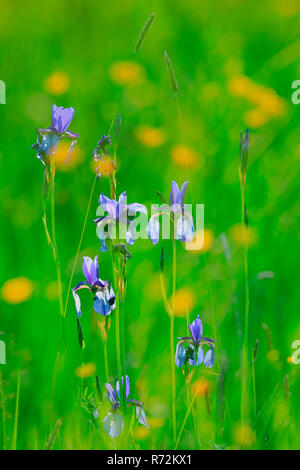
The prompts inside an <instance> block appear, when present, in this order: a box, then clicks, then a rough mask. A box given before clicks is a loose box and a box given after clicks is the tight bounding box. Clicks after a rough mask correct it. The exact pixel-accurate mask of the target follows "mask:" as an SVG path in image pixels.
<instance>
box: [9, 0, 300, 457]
mask: <svg viewBox="0 0 300 470" xmlns="http://www.w3.org/2000/svg"><path fill="white" fill-rule="evenodd" d="M152 12H153V13H155V14H156V15H153V16H152V17H150V15H151V14H152ZM149 17H150V20H149V23H146V22H147V18H149ZM299 19H300V1H299V0H294V1H290V2H286V1H283V0H272V1H271V0H264V1H261V2H258V1H252V2H250V1H246V2H242V1H240V0H221V1H219V2H217V5H216V3H213V2H205V1H202V0H186V1H184V2H182V1H179V0H173V1H172V2H168V1H164V0H152V1H150V2H141V1H138V0H125V1H123V2H120V1H117V0H110V1H107V0H104V1H101V2H99V1H96V0H89V2H83V1H79V0H73V1H71V0H64V1H60V2H59V1H57V0H53V1H52V2H38V1H36V0H28V1H24V2H19V1H15V2H11V1H8V0H2V2H1V4H0V51H1V52H0V80H1V81H2V82H3V83H4V84H5V87H3V85H2V87H1V93H2V99H0V101H1V104H0V128H1V137H0V174H1V183H0V201H1V203H0V214H1V231H0V241H1V243H0V246H1V263H0V275H1V277H0V448H1V449H7V450H10V449H12V450H15V449H19V450H23V449H34V450H37V449H49V450H50V449H53V450H61V449H64V450H74V449H99V450H101V449H132V450H143V449H150V450H157V449H175V448H176V449H178V450H180V449H199V450H201V449H210V450H220V449H224V450H229V449H258V450H265V449H275V450H279V449H299V447H300V435H299V425H300V402H299V396H300V382H299V373H300V324H299V311H300V296H299V280H298V276H299V258H298V256H299V232H298V228H299V221H300V212H299V207H300V206H299V162H300V132H299V131H300V126H299V117H300V106H297V104H293V102H292V100H291V97H292V94H293V92H295V90H294V89H293V88H292V83H293V82H294V81H295V80H298V79H300V65H299V64H300V52H299V51H300V22H299ZM145 23H146V26H144V25H145ZM150 23H151V24H150ZM149 26H151V28H150V27H149ZM143 28H144V29H143ZM138 38H139V39H138ZM2 82H1V83H2ZM3 93H4V94H5V100H3ZM0 98H1V95H0ZM3 101H5V104H4V102H3ZM53 104H55V105H57V106H63V107H65V108H69V107H73V108H74V109H75V114H74V117H73V120H72V122H71V124H70V127H69V130H70V131H72V132H75V133H78V134H80V136H79V138H77V139H76V140H77V143H76V145H75V147H74V150H73V152H72V154H71V156H68V149H69V146H70V143H71V141H70V140H67V139H63V140H62V141H60V142H59V144H58V149H57V151H56V152H55V155H53V156H51V157H50V159H46V160H47V161H46V163H45V164H46V168H47V172H48V173H47V175H48V176H47V177H48V180H47V177H46V180H47V181H48V183H47V181H46V183H47V184H46V186H47V187H48V193H47V191H45V173H44V171H45V170H44V168H45V167H44V165H43V162H42V161H40V160H39V159H38V158H36V154H37V150H36V149H31V146H32V145H33V144H34V143H35V142H36V139H37V129H45V128H47V127H49V126H50V122H51V110H52V106H53ZM118 116H120V117H121V118H118ZM247 129H249V152H248V147H247V145H246V144H245V148H243V143H242V144H241V142H240V139H241V137H240V136H241V134H242V137H243V136H245V132H246V130H247ZM102 135H110V136H111V140H112V142H111V145H108V146H107V147H106V153H105V155H104V157H105V158H104V159H100V162H99V161H98V162H96V163H95V162H94V160H93V151H94V149H96V147H97V142H98V141H99V140H100V139H101V136H102ZM241 145H242V161H241V158H240V157H241V156H240V146H241ZM246 147H247V148H246ZM246 157H247V168H245V158H246ZM243 159H244V160H243ZM112 162H114V163H112ZM97 164H98V166H99V165H100V169H101V172H102V174H101V177H100V178H96V167H97ZM97 168H98V167H97ZM43 181H44V183H43ZM172 181H176V182H177V183H178V185H179V187H181V186H182V184H183V183H184V182H185V181H188V185H187V189H186V195H185V201H184V202H185V203H187V204H192V205H193V208H195V206H196V204H204V228H202V229H200V230H198V231H197V233H196V236H195V240H194V241H191V242H189V243H185V242H184V241H179V240H172V239H170V240H168V239H160V240H159V242H158V243H157V244H155V245H154V244H153V243H152V242H151V241H150V240H149V239H137V240H136V241H135V243H134V244H133V245H132V246H129V245H127V248H126V249H127V250H128V251H129V252H130V255H131V257H130V258H129V259H126V260H125V257H124V256H123V255H122V254H121V252H120V253H119V252H118V253H117V252H115V253H114V252H113V249H109V250H108V251H106V252H101V251H100V240H99V238H98V237H97V235H96V224H95V223H94V219H95V218H96V211H97V208H98V206H99V201H98V199H99V196H100V194H102V193H104V194H105V195H106V196H107V197H109V198H112V196H114V195H115V193H116V196H117V199H118V198H119V195H120V194H121V193H122V192H124V191H126V193H127V201H128V204H130V203H140V204H143V205H144V206H145V207H146V208H147V209H148V211H150V209H151V205H160V204H161V201H162V197H163V196H161V194H162V195H164V197H165V198H166V200H167V201H168V200H169V195H170V190H171V184H172ZM53 182H54V185H53V186H52V183H53ZM43 188H44V189H43ZM158 192H159V193H158ZM46 193H47V194H46ZM243 202H244V204H243ZM243 205H245V207H243ZM45 215H46V218H45ZM45 229H46V230H45ZM47 230H48V232H49V233H48V236H46V231H47ZM122 243H124V244H125V241H123V242H122ZM114 246H115V245H114ZM96 255H98V259H99V277H100V278H101V279H102V280H107V281H111V282H112V287H113V289H114V292H115V294H116V297H117V299H116V300H117V305H116V309H114V310H113V311H112V312H111V313H110V314H109V315H108V316H106V317H105V316H104V315H101V314H99V313H96V312H95V310H94V308H93V298H92V294H91V292H87V291H86V290H84V289H82V290H81V291H79V292H78V293H79V295H80V299H81V310H82V316H81V317H77V315H76V309H75V303H74V299H73V295H72V292H71V288H74V287H75V286H76V285H77V284H78V283H79V282H81V281H84V280H85V278H84V275H83V272H82V260H83V257H86V256H88V257H90V258H93V259H94V257H95V256H96ZM122 256H123V257H122ZM121 260H123V261H124V263H125V264H126V279H125V271H122V269H123V268H124V266H123V267H121V268H120V265H118V263H121ZM124 270H125V268H124ZM60 279H61V282H60ZM124 286H125V287H126V292H125V293H124V290H125V288H124ZM101 292H102V291H101ZM123 294H124V299H123V297H122V296H123ZM197 315H199V316H200V318H201V320H202V324H203V336H205V337H209V338H212V339H213V340H214V346H215V347H214V352H215V361H214V364H213V366H212V367H206V366H205V364H204V363H203V362H202V363H201V364H199V365H197V366H191V365H183V366H181V367H177V366H176V364H175V362H174V360H175V348H176V345H177V343H178V341H179V340H178V339H177V338H178V337H186V336H191V335H190V331H189V328H188V325H189V324H191V323H192V322H193V321H194V320H195V319H196V318H197ZM297 341H298V342H297ZM203 349H204V352H206V351H207V345H204V346H203ZM298 363H299V364H298ZM123 373H124V375H125V373H126V374H127V375H128V376H129V378H130V395H129V399H134V400H138V402H140V403H141V404H143V407H142V408H141V410H142V411H143V412H144V413H145V416H146V419H147V426H145V425H143V424H141V423H140V422H139V418H140V417H141V414H139V415H136V408H135V406H127V405H126V403H125V399H124V397H123V395H122V387H121V398H120V402H121V404H120V406H119V404H118V403H117V409H114V410H111V407H112V403H110V402H109V400H108V398H107V389H106V386H105V383H110V384H111V385H112V387H113V388H114V389H115V387H116V381H117V380H118V379H119V378H120V377H121V376H122V374H123ZM117 402H119V400H118V399H117ZM141 410H140V411H139V413H141ZM109 413H112V415H111V416H113V419H119V418H115V416H116V415H115V413H117V414H118V415H117V416H118V417H121V415H122V420H123V425H124V428H123V430H122V432H121V433H120V434H119V435H118V436H116V437H111V435H109V433H107V432H106V431H105V419H106V417H107V415H108V414H109ZM137 413H138V412H137ZM136 418H138V419H136Z"/></svg>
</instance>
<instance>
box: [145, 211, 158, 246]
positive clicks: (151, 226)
mask: <svg viewBox="0 0 300 470" xmlns="http://www.w3.org/2000/svg"><path fill="white" fill-rule="evenodd" d="M159 230H160V223H159V214H154V215H153V216H152V217H151V218H150V220H149V222H148V225H147V235H148V237H149V238H150V240H151V241H152V243H153V245H156V244H157V243H158V241H159Z"/></svg>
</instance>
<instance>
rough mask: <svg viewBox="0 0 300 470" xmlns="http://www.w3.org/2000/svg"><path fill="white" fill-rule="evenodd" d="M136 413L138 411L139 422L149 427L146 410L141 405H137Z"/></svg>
mask: <svg viewBox="0 0 300 470" xmlns="http://www.w3.org/2000/svg"><path fill="white" fill-rule="evenodd" d="M135 413H136V419H137V420H138V422H139V423H141V424H143V425H144V426H146V428H147V429H148V428H149V425H148V422H147V418H146V415H145V411H144V410H143V408H142V407H141V406H137V407H136V409H135Z"/></svg>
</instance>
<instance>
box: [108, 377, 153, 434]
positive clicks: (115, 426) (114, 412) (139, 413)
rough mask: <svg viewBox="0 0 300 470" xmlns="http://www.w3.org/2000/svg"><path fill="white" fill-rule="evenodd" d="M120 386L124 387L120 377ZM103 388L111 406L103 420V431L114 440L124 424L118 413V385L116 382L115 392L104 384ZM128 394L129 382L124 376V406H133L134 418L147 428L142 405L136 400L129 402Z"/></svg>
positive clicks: (119, 392)
mask: <svg viewBox="0 0 300 470" xmlns="http://www.w3.org/2000/svg"><path fill="white" fill-rule="evenodd" d="M122 385H124V377H122ZM105 387H106V389H107V396H108V399H109V401H110V402H111V404H112V405H113V406H112V408H111V409H110V411H109V413H108V414H107V415H106V417H105V419H104V429H105V431H106V432H107V434H109V436H111V437H113V438H115V437H117V436H119V434H121V432H122V430H123V427H124V423H123V419H122V416H121V414H120V413H119V411H118V410H119V408H120V407H121V403H120V396H121V391H120V383H119V381H117V383H116V391H115V390H114V389H113V387H112V386H111V385H110V384H108V383H106V384H105ZM129 393H130V382H129V377H128V375H126V379H125V396H126V404H127V407H130V406H135V407H136V418H137V420H138V422H139V423H140V424H143V425H144V426H146V428H148V427H149V426H148V423H147V418H146V415H145V411H144V410H143V403H140V402H139V401H137V400H129V399H128V396H129Z"/></svg>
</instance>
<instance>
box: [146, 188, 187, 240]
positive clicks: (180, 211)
mask: <svg viewBox="0 0 300 470" xmlns="http://www.w3.org/2000/svg"><path fill="white" fill-rule="evenodd" d="M187 185H188V181H185V182H184V183H183V185H182V187H181V189H179V186H178V184H177V183H176V182H175V181H172V186H171V192H170V197H169V201H170V207H169V208H168V207H163V208H162V209H160V208H158V209H157V210H158V211H159V212H158V213H156V214H154V215H153V216H152V217H151V218H150V220H149V223H148V227H147V234H148V237H149V238H150V240H151V241H152V243H153V244H154V245H156V244H157V243H158V241H159V232H160V223H159V217H160V216H161V215H163V214H169V215H171V214H172V217H173V220H174V224H175V227H176V230H175V234H174V236H175V239H176V240H179V241H183V242H190V241H193V240H194V236H195V230H194V222H193V216H192V214H191V213H190V212H188V211H187V210H185V207H184V198H185V192H186V187H187Z"/></svg>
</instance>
